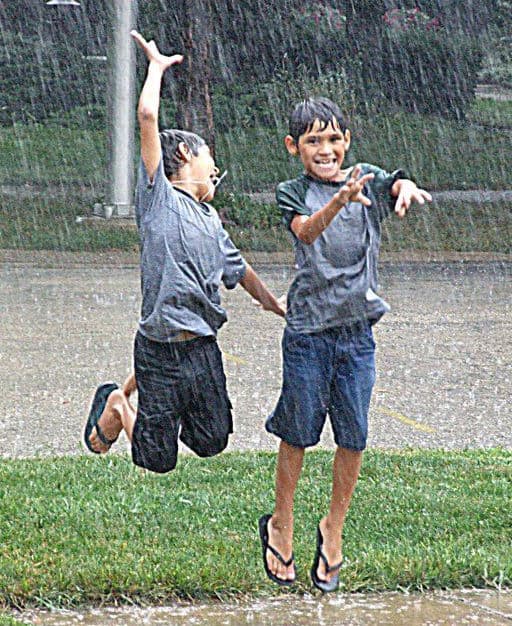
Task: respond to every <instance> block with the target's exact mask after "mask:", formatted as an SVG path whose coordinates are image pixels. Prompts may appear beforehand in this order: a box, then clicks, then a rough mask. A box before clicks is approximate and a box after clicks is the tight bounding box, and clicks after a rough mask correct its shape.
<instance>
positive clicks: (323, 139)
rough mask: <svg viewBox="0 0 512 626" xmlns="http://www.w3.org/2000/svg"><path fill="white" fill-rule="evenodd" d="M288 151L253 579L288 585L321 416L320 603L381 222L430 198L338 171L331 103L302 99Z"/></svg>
mask: <svg viewBox="0 0 512 626" xmlns="http://www.w3.org/2000/svg"><path fill="white" fill-rule="evenodd" d="M285 145H286V148H287V149H288V152H290V154H292V155H298V156H299V157H300V159H301V160H302V163H303V165H304V170H305V171H304V173H303V174H301V175H300V176H298V177H297V178H295V179H294V180H290V181H286V182H283V183H281V184H279V185H278V186H277V191H276V199H277V202H278V204H279V207H280V209H281V210H282V213H283V218H284V222H285V224H286V226H287V227H288V229H289V230H290V232H291V233H292V235H293V243H294V249H295V256H296V266H297V273H296V276H295V278H294V280H293V282H292V284H291V286H290V289H289V292H288V299H287V313H286V328H285V330H284V335H283V342H282V350H283V382H282V390H281V395H280V398H279V401H278V403H277V406H276V408H275V410H274V412H273V413H272V414H271V415H270V417H269V418H268V420H267V422H266V429H267V430H268V431H269V432H271V433H273V434H275V435H276V436H278V437H279V438H280V439H281V443H280V447H279V455H278V461H277V469H276V493H275V507H274V512H273V514H272V515H264V516H262V517H261V518H260V520H259V532H260V538H261V542H262V548H263V561H264V566H265V571H266V572H267V575H268V576H269V578H270V579H271V580H273V581H274V582H276V583H278V584H281V585H289V584H292V583H293V582H294V581H295V564H294V559H293V551H292V543H293V499H294V493H295V488H296V485H297V481H298V479H299V475H300V472H301V469H302V462H303V457H304V450H305V448H307V447H309V446H313V445H315V444H316V443H318V441H319V439H320V434H321V432H322V429H323V426H324V423H325V419H326V415H327V413H328V414H329V417H330V420H331V424H332V428H333V433H334V439H335V442H336V445H337V449H336V453H335V456H334V464H333V485H332V497H331V502H330V508H329V511H328V513H327V515H326V516H325V517H323V518H322V519H321V520H320V522H319V524H318V528H317V537H316V552H315V557H314V560H313V565H312V568H311V578H312V581H313V584H314V585H315V586H316V587H317V588H318V589H321V590H322V591H323V592H327V591H334V590H335V589H336V588H337V586H338V578H339V569H340V567H341V563H342V548H341V544H342V531H343V524H344V521H345V517H346V514H347V511H348V508H349V505H350V500H351V497H352V494H353V491H354V489H355V486H356V482H357V478H358V476H359V471H360V467H361V461H362V455H363V450H364V449H365V447H366V439H367V431H368V423H367V416H368V409H369V404H370V397H371V392H372V388H373V384H374V381H375V358H374V356H375V343H374V340H373V335H372V325H373V324H374V323H375V322H377V321H378V320H379V319H380V317H381V316H382V315H383V314H384V313H385V312H386V311H387V310H389V306H388V305H387V304H386V302H385V301H384V300H382V299H381V298H380V297H379V296H378V295H377V293H376V292H377V261H378V255H379V246H380V238H381V222H382V220H383V219H384V218H385V217H387V216H388V215H389V213H391V212H392V211H393V210H394V211H395V212H396V213H397V215H398V216H399V217H403V216H404V215H405V213H406V211H407V210H408V209H409V207H410V205H411V203H412V202H418V203H419V204H424V202H425V201H431V199H432V198H431V196H430V195H429V194H428V193H427V192H426V191H424V190H422V189H418V187H417V186H416V185H415V183H414V182H412V181H411V180H408V179H407V178H406V177H405V175H404V174H403V173H402V172H401V171H400V170H397V171H395V172H393V173H388V172H385V171H384V170H382V169H381V168H379V167H376V166H374V165H369V164H359V165H356V166H355V167H352V168H348V169H342V165H343V161H344V159H345V155H346V152H347V150H348V149H349V146H350V131H349V130H348V129H347V128H346V125H345V122H344V120H343V115H342V113H341V111H340V109H339V108H338V106H337V105H336V104H334V103H333V102H331V101H330V100H328V99H326V98H316V99H309V100H305V101H303V102H301V103H300V104H299V105H297V106H296V108H295V109H294V111H293V113H292V116H291V119H290V134H289V135H288V136H287V137H286V138H285Z"/></svg>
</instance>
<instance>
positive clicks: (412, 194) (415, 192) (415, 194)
mask: <svg viewBox="0 0 512 626" xmlns="http://www.w3.org/2000/svg"><path fill="white" fill-rule="evenodd" d="M425 201H426V202H432V196H431V195H430V194H429V193H428V192H427V191H425V190H424V189H418V187H415V188H414V189H412V190H408V189H407V188H406V187H404V188H402V189H401V190H400V193H399V194H398V197H397V199H396V202H395V213H396V214H397V215H398V217H404V216H405V214H406V213H407V211H408V210H409V209H410V207H411V204H412V203H413V202H417V203H418V204H425Z"/></svg>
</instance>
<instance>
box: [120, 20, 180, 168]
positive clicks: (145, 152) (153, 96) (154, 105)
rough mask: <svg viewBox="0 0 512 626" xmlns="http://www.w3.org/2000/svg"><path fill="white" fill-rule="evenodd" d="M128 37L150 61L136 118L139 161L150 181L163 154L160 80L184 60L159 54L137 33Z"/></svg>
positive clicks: (152, 44)
mask: <svg viewBox="0 0 512 626" xmlns="http://www.w3.org/2000/svg"><path fill="white" fill-rule="evenodd" d="M130 35H131V36H132V37H133V39H134V40H135V41H136V43H137V45H138V46H139V47H140V48H141V49H142V51H143V52H144V54H145V55H146V57H147V59H148V61H149V66H148V72H147V75H146V80H145V82H144V85H143V87H142V91H141V93H140V97H139V106H138V109H137V118H138V120H139V126H140V150H141V157H142V160H143V162H144V166H145V167H146V171H147V173H148V176H149V178H150V180H152V179H153V176H154V175H155V172H156V170H157V167H158V164H159V163H160V159H161V153H162V149H161V147H160V138H159V136H158V109H159V107H160V89H161V86H162V77H163V75H164V72H165V71H166V70H167V69H168V68H170V67H171V66H172V65H176V64H177V63H181V62H182V61H183V56H182V55H181V54H174V55H173V56H165V55H164V54H162V53H161V52H160V51H159V50H158V48H157V46H156V43H155V42H154V41H149V42H148V41H146V40H145V39H144V37H143V36H142V35H141V34H140V33H138V32H137V31H136V30H132V32H131V33H130Z"/></svg>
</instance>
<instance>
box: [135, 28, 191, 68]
mask: <svg viewBox="0 0 512 626" xmlns="http://www.w3.org/2000/svg"><path fill="white" fill-rule="evenodd" d="M130 35H131V37H132V38H133V40H134V41H135V43H136V44H137V45H138V46H139V48H141V49H142V50H143V52H144V54H145V55H146V56H147V58H148V59H149V60H150V61H151V60H154V61H157V62H158V63H160V64H161V65H162V66H164V67H165V68H167V67H170V66H171V65H178V64H179V63H182V62H183V55H182V54H174V55H172V56H169V57H168V56H165V55H163V54H161V52H160V51H159V50H158V47H157V45H156V43H155V42H154V41H153V40H151V41H146V39H144V37H143V36H142V35H141V34H140V33H139V32H138V31H136V30H132V31H130Z"/></svg>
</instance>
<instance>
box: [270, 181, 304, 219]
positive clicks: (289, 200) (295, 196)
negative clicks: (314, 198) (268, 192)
mask: <svg viewBox="0 0 512 626" xmlns="http://www.w3.org/2000/svg"><path fill="white" fill-rule="evenodd" d="M309 187H310V181H309V180H308V179H307V178H306V176H304V175H301V176H297V178H292V179H291V180H285V181H284V182H282V183H279V184H278V185H277V187H276V200H277V204H278V205H279V206H280V208H281V209H287V210H292V211H297V210H298V209H300V207H301V206H303V205H304V202H305V198H306V193H307V190H308V188H309ZM299 212H300V211H299Z"/></svg>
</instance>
